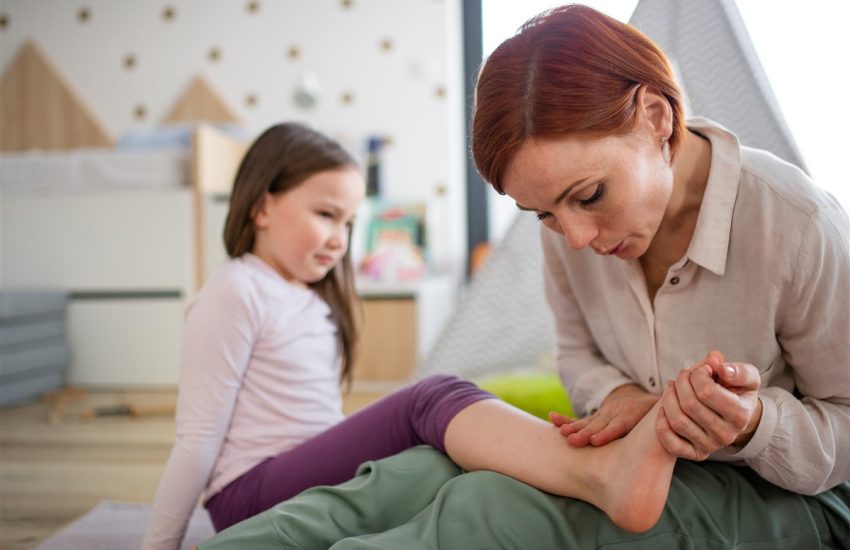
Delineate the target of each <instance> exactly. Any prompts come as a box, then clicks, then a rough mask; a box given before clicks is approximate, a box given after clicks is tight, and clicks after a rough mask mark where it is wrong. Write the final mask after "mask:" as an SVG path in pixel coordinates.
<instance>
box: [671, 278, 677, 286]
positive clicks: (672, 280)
mask: <svg viewBox="0 0 850 550" xmlns="http://www.w3.org/2000/svg"><path fill="white" fill-rule="evenodd" d="M670 284H671V285H677V284H679V278H678V277H673V278H672V279H670Z"/></svg>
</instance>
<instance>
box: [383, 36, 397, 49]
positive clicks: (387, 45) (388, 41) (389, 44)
mask: <svg viewBox="0 0 850 550" xmlns="http://www.w3.org/2000/svg"><path fill="white" fill-rule="evenodd" d="M394 47H395V44H393V40H392V38H384V39H383V40H381V50H382V51H384V52H386V53H389V52H391V51H393V48H394Z"/></svg>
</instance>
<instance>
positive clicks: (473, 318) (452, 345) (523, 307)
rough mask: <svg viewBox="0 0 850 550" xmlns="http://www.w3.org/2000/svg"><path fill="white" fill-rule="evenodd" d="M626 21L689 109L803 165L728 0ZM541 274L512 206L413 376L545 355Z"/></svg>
mask: <svg viewBox="0 0 850 550" xmlns="http://www.w3.org/2000/svg"><path fill="white" fill-rule="evenodd" d="M630 23H631V24H632V25H634V26H635V27H637V28H639V29H640V30H641V31H643V32H644V33H646V34H647V35H648V36H649V37H650V38H652V39H653V40H655V41H656V42H657V43H658V44H659V45H660V46H661V47H662V48H663V49H664V51H665V52H666V53H667V54H668V55H669V56H670V58H671V61H672V62H673V64H674V66H675V68H676V71H677V76H678V78H679V80H680V83H681V84H682V87H683V88H684V90H685V92H686V94H687V97H688V99H689V102H690V105H689V108H688V112H689V113H691V114H698V115H702V116H705V117H708V118H710V119H713V120H715V121H717V122H719V123H721V124H722V125H724V126H725V127H727V128H729V129H730V130H732V131H734V132H735V133H736V134H737V135H738V137H739V138H740V140H741V142H742V143H744V144H746V145H750V146H753V147H759V148H762V149H766V150H768V151H771V152H773V153H774V154H776V155H778V156H779V157H782V158H783V159H785V160H787V161H789V162H792V163H794V164H796V165H798V166H801V167H802V166H803V162H802V158H801V156H800V154H799V152H798V150H797V147H796V145H795V144H794V140H793V138H792V136H791V132H790V131H789V129H788V127H787V125H786V124H785V121H784V119H783V117H782V113H781V111H780V109H779V106H778V103H777V101H776V99H775V97H774V95H773V91H772V90H771V88H770V84H769V83H768V80H767V76H766V75H765V73H764V70H763V69H762V66H761V63H760V62H759V60H758V57H757V56H756V53H755V49H754V48H753V45H752V43H751V41H750V38H749V36H748V34H747V31H746V29H745V27H744V23H743V20H742V19H741V16H740V14H739V13H738V9H737V7H736V6H735V3H734V1H733V0H640V2H639V3H638V5H637V7H636V8H635V11H634V14H633V15H632V18H631V20H630ZM542 273H543V255H542V251H541V248H540V237H539V224H538V223H537V221H536V220H535V217H534V215H533V214H532V213H520V214H518V215H517V218H516V220H515V221H514V223H513V225H512V226H511V228H510V229H509V231H508V233H507V234H506V236H505V238H504V240H503V241H502V242H501V243H500V244H499V246H498V247H497V248H496V249H495V250H494V251H493V252H492V253H491V255H490V258H488V260H487V262H486V263H485V264H484V265H483V266H482V267H481V269H480V270H479V272H478V273H477V274H476V276H475V277H474V278H473V279H472V280H471V282H470V284H469V285H468V287H467V289H466V292H465V294H464V297H463V299H462V300H461V302H460V304H459V306H458V308H457V310H456V311H455V313H454V315H453V316H452V318H451V319H450V320H449V322H448V323H447V325H446V328H445V329H444V331H443V333H442V335H441V336H440V337H439V338H438V340H437V342H436V344H435V345H434V347H433V349H432V350H431V353H430V354H429V356H428V357H427V358H426V360H425V361H424V362H423V363H422V364H421V365H420V366H419V368H418V369H417V371H416V372H415V373H414V377H417V378H419V377H422V376H426V375H428V374H433V373H437V372H449V373H454V374H459V375H462V376H465V377H468V378H476V377H481V376H483V375H491V374H496V373H500V372H508V371H511V370H516V369H521V368H528V367H533V366H536V365H540V364H541V362H546V359H547V358H551V357H552V356H553V354H554V348H555V338H554V334H555V330H554V324H553V320H552V317H551V314H550V312H549V309H548V305H547V304H546V301H545V298H544V295H543V275H542Z"/></svg>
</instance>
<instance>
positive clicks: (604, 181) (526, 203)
mask: <svg viewBox="0 0 850 550" xmlns="http://www.w3.org/2000/svg"><path fill="white" fill-rule="evenodd" d="M642 128H643V129H642ZM656 133H657V132H654V131H653V130H651V129H650V130H646V128H645V127H642V126H639V127H638V128H636V129H635V131H634V132H633V133H631V134H629V135H626V136H613V137H602V138H597V137H587V136H569V137H565V138H561V139H553V140H528V141H526V142H525V143H524V144H523V145H522V146H521V147H520V149H519V150H518V151H517V153H516V155H515V156H514V158H513V159H512V160H511V162H510V164H509V165H508V169H507V170H506V171H505V175H504V177H503V182H502V187H503V190H504V191H505V193H506V194H508V195H510V196H511V197H512V198H513V199H514V200H516V203H517V206H518V207H519V208H520V209H521V210H532V211H534V212H537V216H538V218H540V219H541V220H542V222H543V223H544V224H545V225H546V227H548V228H549V229H551V230H552V231H555V232H557V233H560V234H561V235H563V236H564V238H565V239H566V241H567V243H568V244H569V245H570V246H571V247H572V248H574V249H577V250H578V249H582V248H585V247H588V246H589V247H591V248H592V249H593V251H594V252H596V253H597V254H603V255H608V254H612V255H616V256H618V257H619V258H621V259H624V260H625V259H635V258H639V257H640V256H642V255H643V254H644V253H645V252H646V251H647V249H648V248H649V245H650V243H651V242H652V239H653V237H654V236H655V234H656V232H657V231H658V227H659V226H660V224H661V221H662V219H663V217H664V212H665V209H666V207H667V204H668V201H669V199H670V194H671V191H672V188H673V172H672V170H671V168H670V165H669V163H668V162H667V160H666V159H665V155H664V153H663V151H662V147H661V143H660V141H659V139H658V136H657V135H656Z"/></svg>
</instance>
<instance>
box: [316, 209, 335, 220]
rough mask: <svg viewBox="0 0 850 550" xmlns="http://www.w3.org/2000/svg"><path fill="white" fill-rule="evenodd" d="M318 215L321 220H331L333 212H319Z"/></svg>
mask: <svg viewBox="0 0 850 550" xmlns="http://www.w3.org/2000/svg"><path fill="white" fill-rule="evenodd" d="M319 215H320V216H321V217H323V218H333V217H334V215H333V212H328V211H327V210H320V211H319Z"/></svg>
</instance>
